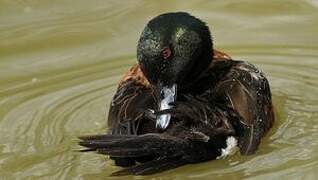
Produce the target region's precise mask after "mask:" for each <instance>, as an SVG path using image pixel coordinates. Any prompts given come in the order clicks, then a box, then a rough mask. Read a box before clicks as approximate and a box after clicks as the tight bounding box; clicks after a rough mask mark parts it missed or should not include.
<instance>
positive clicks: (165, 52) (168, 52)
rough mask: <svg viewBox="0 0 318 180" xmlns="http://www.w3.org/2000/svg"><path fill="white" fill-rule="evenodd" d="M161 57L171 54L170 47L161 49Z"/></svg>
mask: <svg viewBox="0 0 318 180" xmlns="http://www.w3.org/2000/svg"><path fill="white" fill-rule="evenodd" d="M161 53H162V57H163V59H168V58H169V57H170V56H171V49H170V48H168V47H165V48H163V50H162V51H161Z"/></svg>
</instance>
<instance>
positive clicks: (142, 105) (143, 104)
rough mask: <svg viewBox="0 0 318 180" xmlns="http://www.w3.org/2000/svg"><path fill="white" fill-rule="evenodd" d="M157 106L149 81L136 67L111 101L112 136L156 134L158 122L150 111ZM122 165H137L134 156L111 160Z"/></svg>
mask: <svg viewBox="0 0 318 180" xmlns="http://www.w3.org/2000/svg"><path fill="white" fill-rule="evenodd" d="M154 107H155V98H154V96H153V92H152V89H151V88H150V86H149V83H148V81H147V79H146V78H145V77H144V75H143V74H142V72H141V70H140V68H139V66H138V65H134V66H133V67H132V68H131V69H130V70H129V71H128V72H127V73H126V74H125V76H124V77H123V78H122V80H121V82H120V83H119V86H118V89H117V91H116V93H115V95H114V97H113V99H112V101H111V106H110V109H109V113H108V133H109V134H112V135H137V134H145V133H148V132H155V123H154V122H153V121H152V120H151V119H150V118H147V116H146V112H147V111H148V110H149V109H153V108H154ZM110 155H111V154H110ZM110 158H111V159H113V160H114V161H115V164H116V165H118V166H131V165H134V164H135V159H134V158H132V157H127V158H123V157H116V156H112V155H111V157H110Z"/></svg>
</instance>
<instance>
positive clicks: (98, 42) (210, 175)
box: [0, 0, 318, 180]
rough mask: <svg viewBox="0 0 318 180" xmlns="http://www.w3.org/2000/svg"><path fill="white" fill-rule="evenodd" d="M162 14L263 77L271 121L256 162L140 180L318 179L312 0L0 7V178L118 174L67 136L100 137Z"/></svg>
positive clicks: (2, 2)
mask: <svg viewBox="0 0 318 180" xmlns="http://www.w3.org/2000/svg"><path fill="white" fill-rule="evenodd" d="M169 11H188V12H190V13H192V14H193V15H195V16H197V17H200V18H201V19H203V20H204V21H206V22H207V23H208V25H209V26H210V28H211V31H212V33H213V36H214V42H215V46H216V47H217V48H218V49H222V50H224V51H225V52H227V53H229V54H230V55H231V56H232V57H234V58H235V59H244V60H247V61H250V62H252V63H254V64H255V65H256V66H258V67H260V68H261V69H262V70H263V71H264V72H265V73H266V74H267V76H268V78H269V81H270V85H271V88H272V93H273V100H274V105H275V111H276V119H277V121H276V123H275V125H274V128H273V129H272V130H271V131H270V133H269V134H268V135H267V136H266V137H265V138H264V140H263V141H262V144H261V146H260V148H259V151H257V153H256V154H255V155H252V156H241V155H239V154H237V155H235V156H232V157H230V158H227V159H225V160H215V161H210V162H206V163H201V164H196V165H187V166H184V167H181V168H178V169H175V170H172V171H168V172H164V173H162V174H157V175H153V176H150V177H151V178H153V179H193V178H197V179H226V180H228V179H238V178H246V179H280V178H285V179H317V178H318V153H317V151H318V144H317V142H318V141H317V139H318V37H317V35H318V33H317V32H318V21H317V19H318V1H316V0H312V1H310V0H286V1H274V0H269V1H254V0H241V1H236V0H232V1H208V0H207V1H203V0H201V1H191V2H189V1H187V2H185V1H181V0H180V1H177V0H175V1H172V0H169V1H167V0H163V1H155V0H134V1H128V0H127V1H118V0H108V1H105V0H90V1H87V0H77V1H71V0H54V1H51V0H41V1H37V0H19V1H12V0H0V137H1V138H0V179H107V177H108V175H109V174H110V173H111V172H114V171H115V170H118V169H119V168H118V167H115V166H114V165H113V164H112V162H111V161H110V160H109V159H107V158H105V157H103V156H101V155H96V154H94V153H77V152H75V150H77V149H78V148H79V147H78V146H77V145H76V137H77V136H79V135H83V134H95V133H103V132H105V130H106V128H107V127H106V116H107V113H108V107H109V106H108V105H109V102H110V100H111V98H112V96H113V94H114V92H115V90H116V86H117V85H116V84H117V83H118V80H119V79H120V77H121V76H122V74H123V73H124V72H125V71H126V70H127V69H128V68H129V67H130V66H131V65H132V64H133V63H134V62H135V54H136V53H135V51H136V42H137V40H138V38H139V35H140V32H141V30H142V29H143V27H144V25H145V23H146V22H147V21H148V20H149V19H150V18H151V17H153V16H155V15H158V14H160V13H163V12H169ZM147 178H149V177H147ZM147 178H145V177H128V178H127V179H147Z"/></svg>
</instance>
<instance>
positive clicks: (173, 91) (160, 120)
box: [156, 84, 177, 129]
mask: <svg viewBox="0 0 318 180" xmlns="http://www.w3.org/2000/svg"><path fill="white" fill-rule="evenodd" d="M176 98H177V85H176V84H173V85H172V86H163V87H161V88H160V94H159V104H158V106H159V111H162V110H166V109H170V108H172V106H171V105H170V104H171V103H173V102H175V100H176ZM170 120H171V114H169V113H167V114H161V115H158V116H157V118H156V128H160V129H166V128H167V127H168V126H169V123H170Z"/></svg>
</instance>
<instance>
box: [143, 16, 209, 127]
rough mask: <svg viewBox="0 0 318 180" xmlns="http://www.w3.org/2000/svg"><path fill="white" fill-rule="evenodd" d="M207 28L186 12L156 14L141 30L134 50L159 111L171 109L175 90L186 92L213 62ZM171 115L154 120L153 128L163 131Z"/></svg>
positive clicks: (174, 98)
mask: <svg viewBox="0 0 318 180" xmlns="http://www.w3.org/2000/svg"><path fill="white" fill-rule="evenodd" d="M212 52H213V51H212V39H211V35H210V31H209V28H208V27H207V26H206V24H205V23H204V22H202V21H201V20H200V19H198V18H196V17H193V16H191V15H190V14H188V13H184V12H177V13H166V14H162V15H159V16H157V17H155V18H153V19H152V20H150V21H149V23H148V24H147V25H146V27H145V28H144V30H143V32H142V34H141V37H140V39H139V42H138V47H137V59H138V63H139V65H140V67H141V70H142V72H143V73H144V75H145V76H146V78H147V79H148V81H149V82H150V84H151V85H152V86H154V89H155V91H156V93H155V94H156V95H157V99H158V109H159V110H164V109H169V108H171V106H170V104H171V103H173V102H174V101H175V100H176V98H177V94H178V93H177V91H180V90H184V89H186V88H187V89H189V87H191V85H193V83H195V81H196V80H197V79H198V78H199V77H200V75H201V74H202V73H203V72H204V71H206V70H207V69H208V66H209V64H210V63H211V60H212V56H213V54H212ZM170 118H171V116H170V114H164V115H160V116H158V117H157V120H156V121H157V122H156V127H158V128H161V129H165V128H166V127H167V126H168V125H169V122H170Z"/></svg>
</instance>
